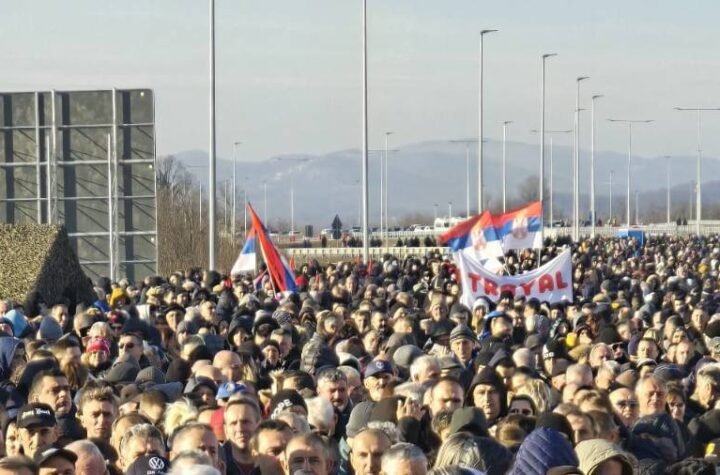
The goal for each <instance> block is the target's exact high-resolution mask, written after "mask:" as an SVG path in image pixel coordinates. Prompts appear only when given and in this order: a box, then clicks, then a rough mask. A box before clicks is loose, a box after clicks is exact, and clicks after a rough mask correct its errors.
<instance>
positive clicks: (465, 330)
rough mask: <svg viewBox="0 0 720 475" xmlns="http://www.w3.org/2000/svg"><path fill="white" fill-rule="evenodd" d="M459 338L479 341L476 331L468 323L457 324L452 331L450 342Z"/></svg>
mask: <svg viewBox="0 0 720 475" xmlns="http://www.w3.org/2000/svg"><path fill="white" fill-rule="evenodd" d="M457 340H470V341H477V339H476V338H475V333H474V332H473V331H472V330H471V329H470V327H468V326H467V325H457V326H456V327H455V328H453V329H452V331H451V332H450V342H451V343H452V342H453V341H457Z"/></svg>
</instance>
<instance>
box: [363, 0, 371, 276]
mask: <svg viewBox="0 0 720 475" xmlns="http://www.w3.org/2000/svg"><path fill="white" fill-rule="evenodd" d="M362 77H363V78H362V88H363V97H362V154H363V156H362V182H363V183H362V200H363V261H364V262H365V264H368V263H369V262H370V251H369V249H368V241H369V240H370V233H369V232H368V137H367V133H368V116H367V99H368V97H367V96H368V88H367V0H363V13H362Z"/></svg>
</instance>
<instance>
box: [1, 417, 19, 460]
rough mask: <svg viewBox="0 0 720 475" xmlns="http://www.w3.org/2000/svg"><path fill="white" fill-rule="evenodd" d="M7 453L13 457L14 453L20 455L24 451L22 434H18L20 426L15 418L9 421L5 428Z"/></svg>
mask: <svg viewBox="0 0 720 475" xmlns="http://www.w3.org/2000/svg"><path fill="white" fill-rule="evenodd" d="M3 435H4V436H5V455H7V456H8V457H12V456H14V455H20V454H21V453H22V446H21V445H20V436H19V435H18V428H17V425H16V424H15V421H14V420H10V422H8V425H7V427H6V428H5V434H3Z"/></svg>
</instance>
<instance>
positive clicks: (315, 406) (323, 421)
mask: <svg viewBox="0 0 720 475" xmlns="http://www.w3.org/2000/svg"><path fill="white" fill-rule="evenodd" d="M305 403H306V404H307V409H308V415H307V418H308V423H309V424H310V427H311V428H312V429H314V430H315V431H316V432H318V433H320V434H322V435H325V436H328V437H330V436H332V435H333V434H334V431H335V424H336V422H337V416H336V414H335V411H334V409H333V405H332V404H331V403H330V401H328V400H327V399H325V398H322V397H319V396H318V397H313V398H310V399H306V400H305Z"/></svg>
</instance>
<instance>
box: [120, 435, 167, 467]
mask: <svg viewBox="0 0 720 475" xmlns="http://www.w3.org/2000/svg"><path fill="white" fill-rule="evenodd" d="M118 455H119V456H120V459H119V460H118V463H119V465H120V467H121V468H122V469H123V470H127V469H128V467H130V465H132V463H133V462H134V461H135V460H137V459H138V458H140V457H142V456H143V455H158V456H161V457H165V441H164V440H163V435H162V433H161V432H160V430H159V429H158V428H157V427H155V426H154V425H152V424H138V425H135V426H132V427H131V428H130V430H129V431H128V432H126V433H125V434H124V435H123V436H122V439H120V451H119V452H118Z"/></svg>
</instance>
